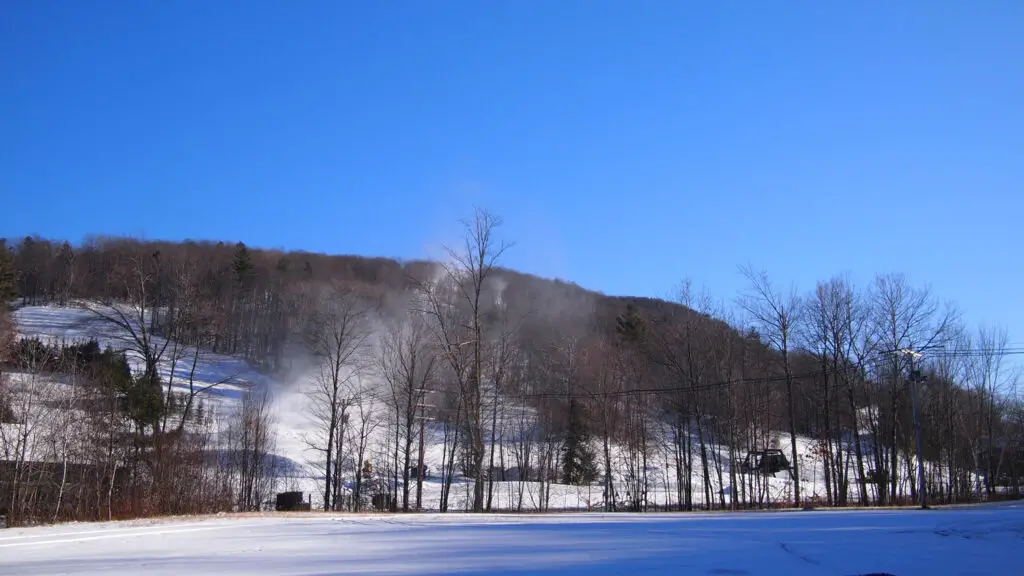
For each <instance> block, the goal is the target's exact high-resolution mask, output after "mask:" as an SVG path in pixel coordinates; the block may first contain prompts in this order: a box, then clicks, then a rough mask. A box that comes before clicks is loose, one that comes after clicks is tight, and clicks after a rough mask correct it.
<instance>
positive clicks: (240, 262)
mask: <svg viewBox="0 0 1024 576" xmlns="http://www.w3.org/2000/svg"><path fill="white" fill-rule="evenodd" d="M231 271H232V273H234V276H235V285H237V286H238V287H239V288H241V289H242V290H246V289H248V288H250V287H251V285H252V279H253V276H254V275H255V274H254V271H255V266H254V265H253V263H252V256H251V255H250V254H249V249H248V248H246V247H245V243H244V242H239V243H238V244H236V245H235V258H234V260H233V261H232V263H231Z"/></svg>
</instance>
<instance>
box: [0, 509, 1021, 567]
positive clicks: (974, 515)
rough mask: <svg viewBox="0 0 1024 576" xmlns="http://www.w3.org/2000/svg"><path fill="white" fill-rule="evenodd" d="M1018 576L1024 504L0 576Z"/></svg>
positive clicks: (69, 558)
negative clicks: (482, 575)
mask: <svg viewBox="0 0 1024 576" xmlns="http://www.w3.org/2000/svg"><path fill="white" fill-rule="evenodd" d="M451 573H461V574H493V573H500V574H581V575H582V574H586V575H590V576H596V575H604V574H718V575H751V576H754V575H790V576H799V575H804V574H806V575H827V576H850V575H860V574H892V575H895V576H909V575H942V574H979V575H980V574H985V575H989V576H992V575H1004V574H1006V575H1009V574H1022V573H1024V504H1021V503H1014V504H1002V505H985V506H978V507H971V508H959V509H942V510H928V511H914V510H886V511H881V510H862V511H842V512H827V511H815V512H754V513H743V514H691V515H656V514H647V515H631V514H619V515H601V514H559V515H551V516H504V515H500V516H470V515H462V514H460V515H422V516H390V517H383V516H352V515H347V516H346V515H323V514H296V515H274V514H265V515H241V516H232V517H209V518H198V519H196V518H193V519H183V520H155V521H154V520H149V521H134V522H123V523H116V522H115V523H106V524H85V525H83V524H77V525H62V526H52V527H42V528H26V529H10V530H5V531H2V532H0V574H21V575H29V574H107V575H112V576H117V575H128V574H147V575H150V576H154V575H159V574H253V575H264V574H266V575H269V574H280V575H292V574H309V575H326V574H451Z"/></svg>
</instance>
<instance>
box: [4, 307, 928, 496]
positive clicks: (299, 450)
mask: <svg viewBox="0 0 1024 576" xmlns="http://www.w3.org/2000/svg"><path fill="white" fill-rule="evenodd" d="M15 320H16V322H17V324H18V330H19V333H20V334H21V335H22V336H23V337H39V338H42V339H45V340H50V341H65V342H69V343H71V342H80V341H84V340H86V339H89V338H95V339H97V340H98V341H99V343H100V345H101V346H104V347H105V346H112V347H115V348H123V347H124V342H125V336H124V335H123V334H120V333H119V330H118V328H117V327H116V326H113V325H111V324H109V323H104V322H103V321H102V320H100V319H99V318H98V317H97V316H96V315H95V314H94V313H92V312H90V311H89V310H86V309H83V308H75V307H57V306H28V307H23V308H20V309H18V310H17V311H16V312H15ZM161 344H162V342H161V341H160V340H159V339H157V345H158V346H160V345H161ZM172 348H173V347H172ZM186 352H187V357H185V358H183V359H182V360H181V361H179V362H178V363H176V364H174V365H172V363H171V362H170V361H168V360H165V361H164V362H162V363H161V365H160V366H159V370H160V373H161V377H162V378H164V379H165V381H166V380H167V379H168V378H169V377H170V376H171V375H172V374H173V375H174V380H173V383H174V384H175V387H176V388H178V389H179V390H181V389H182V388H181V387H183V386H186V385H187V383H188V379H189V372H190V369H191V352H190V351H186ZM129 361H131V362H133V363H135V364H136V365H138V366H137V367H138V368H141V365H140V364H141V359H140V358H132V357H129ZM15 376H16V378H15V379H16V380H17V375H15ZM218 383H219V384H218ZM310 383H311V382H310V378H308V377H304V376H302V375H298V376H293V377H289V378H287V379H284V378H274V377H270V376H267V375H264V374H261V373H260V372H258V371H256V370H255V369H253V368H252V367H250V366H249V365H248V364H246V363H245V362H244V361H243V360H241V359H239V358H236V357H232V356H226V355H218V354H211V353H202V355H201V356H200V358H199V362H198V367H197V370H196V378H195V386H196V387H197V388H202V387H205V386H210V385H213V384H217V385H216V386H215V387H213V388H212V389H211V390H210V391H209V393H207V394H206V395H205V396H206V399H205V402H206V404H207V406H208V407H210V408H213V409H214V410H216V411H217V412H218V413H220V414H226V413H228V412H229V411H231V410H233V409H234V408H235V407H237V406H238V404H239V399H240V398H241V395H242V392H243V390H244V389H245V388H246V387H250V386H262V387H266V388H267V389H268V390H270V392H271V395H272V398H273V399H274V412H275V414H276V419H277V441H276V443H277V448H276V450H275V452H276V454H277V455H278V456H280V457H283V458H285V459H287V460H288V461H290V462H291V463H293V466H291V469H292V470H293V472H292V473H290V477H289V478H287V479H286V480H284V481H282V483H281V486H280V487H279V488H281V489H282V490H284V489H288V490H303V491H305V492H307V493H311V494H312V495H313V503H314V506H316V505H317V502H318V500H320V492H319V490H320V485H321V484H320V482H319V481H318V480H317V479H316V474H315V472H314V471H313V469H312V467H310V466H308V465H307V463H308V462H309V461H310V459H311V458H313V457H315V455H316V453H315V452H312V451H311V450H310V449H309V447H308V444H307V442H306V438H308V437H309V436H310V435H311V434H313V433H315V432H316V425H315V424H314V422H313V421H312V420H311V418H310V412H311V410H310V407H309V400H308V397H307V396H306V394H305V393H304V390H305V389H307V388H308V387H309V385H310ZM34 385H35V384H34ZM378 432H379V434H378V436H381V437H380V438H378V439H377V440H375V441H374V443H373V444H374V445H373V446H371V454H370V457H371V458H373V459H375V460H376V459H377V458H384V456H383V454H381V453H379V452H381V451H382V449H381V450H378V449H377V447H383V446H384V437H383V434H384V433H385V429H384V427H381V428H380V429H379V430H378ZM442 438H443V431H442V430H441V429H433V430H430V433H429V434H428V435H427V442H426V450H425V461H426V463H427V465H428V466H429V467H430V469H431V470H432V471H435V477H434V478H432V479H431V480H429V481H427V482H425V483H424V490H423V496H424V508H426V509H435V510H436V509H437V508H438V506H439V502H440V495H441V483H440V482H439V481H438V479H437V478H436V471H437V470H439V469H440V468H441V462H442V455H443V452H444V449H443V443H442V442H443V441H442ZM780 439H781V440H783V441H784V442H783V445H782V447H783V448H786V453H787V456H788V455H789V450H788V442H785V436H784V435H780ZM657 444H658V441H655V446H654V450H653V452H652V458H651V459H650V460H649V461H648V482H649V484H648V488H647V494H648V502H649V503H650V504H651V505H654V506H668V505H670V504H674V503H675V502H676V501H677V498H676V492H677V491H676V474H675V469H674V466H673V462H672V461H671V458H670V456H669V455H670V454H671V450H670V449H669V448H668V447H667V446H664V445H661V446H658V445H657ZM662 444H663V443H662ZM712 449H713V450H714V451H715V452H716V453H717V454H719V455H720V459H721V461H722V462H723V464H724V474H725V477H724V478H723V480H724V482H723V484H725V485H724V486H719V485H718V478H717V474H716V473H715V472H714V471H712V473H711V477H712V484H713V486H712V488H711V493H712V495H713V497H714V498H715V499H716V500H717V498H718V494H719V491H721V492H722V493H723V494H724V497H725V499H726V501H730V500H731V498H732V497H733V495H734V494H738V493H739V490H738V488H736V487H733V486H729V485H728V482H729V478H728V472H727V471H728V469H729V466H731V465H732V463H731V462H730V461H729V457H728V452H727V450H726V449H725V448H724V447H721V446H719V447H712ZM375 451H376V452H377V453H374V452H375ZM511 451H512V449H511V447H510V446H508V445H506V446H505V450H504V453H505V460H504V462H503V465H504V467H505V468H506V469H507V468H511V467H514V466H515V462H514V461H513V460H512V457H511ZM538 452H539V449H538V448H537V447H534V450H533V453H534V454H535V455H536V454H537V453H538ZM612 452H613V457H614V459H615V465H616V468H617V470H618V473H617V478H616V480H617V481H616V490H617V492H618V493H619V495H620V498H624V497H625V495H626V492H627V491H628V489H629V488H628V486H627V483H626V482H625V478H624V476H625V471H626V465H625V454H624V453H623V451H622V450H620V449H618V448H613V450H612ZM798 453H799V454H800V459H801V490H802V494H803V495H804V497H805V498H807V497H809V496H810V497H816V498H819V499H824V498H825V494H826V491H825V482H824V472H823V464H822V461H821V458H820V457H818V456H816V455H815V454H814V442H813V441H811V440H810V439H807V438H801V439H799V441H798ZM741 457H742V456H741ZM496 463H497V462H496ZM296 471H297V472H296ZM691 476H692V482H693V486H694V498H695V503H697V504H700V503H701V502H703V500H704V489H703V481H704V478H703V471H702V470H700V469H699V463H698V466H695V469H694V470H691ZM767 480H768V482H767V484H766V486H767V490H766V493H765V494H764V501H768V502H778V501H781V500H790V499H791V498H792V488H793V482H792V479H791V478H790V477H789V476H788V475H786V474H785V473H780V474H779V475H778V477H777V478H768V479H767ZM470 482H471V481H465V480H464V479H461V478H458V479H457V480H456V482H455V485H453V487H452V491H451V495H450V509H452V510H460V509H466V508H468V507H469V506H470V503H471V500H472V496H471V490H472V486H471V485H470ZM855 486H856V484H855ZM520 489H522V490H523V492H524V494H523V499H522V500H523V508H522V509H523V510H531V509H532V510H535V509H537V506H538V504H539V502H540V500H541V497H540V485H539V484H537V483H525V484H524V485H520V483H518V482H501V483H497V485H496V486H495V495H494V505H495V507H497V508H498V509H504V510H515V509H517V508H518V506H517V504H518V500H519V498H518V493H519V490H520ZM855 490H856V488H854V493H853V494H852V497H853V498H856V496H857V495H856V492H855ZM900 491H901V493H903V492H909V484H906V483H905V484H904V485H902V486H901V487H900ZM754 499H756V497H755V498H754ZM548 502H549V508H550V509H573V510H580V509H583V510H587V509H600V507H601V505H602V490H601V487H600V486H583V487H578V486H565V485H557V484H555V485H552V486H551V487H550V499H549V501H548ZM620 505H621V501H620Z"/></svg>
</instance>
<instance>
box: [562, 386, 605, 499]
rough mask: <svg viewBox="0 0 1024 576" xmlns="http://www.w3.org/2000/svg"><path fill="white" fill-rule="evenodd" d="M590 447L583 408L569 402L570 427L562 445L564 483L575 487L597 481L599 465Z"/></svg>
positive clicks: (573, 402) (574, 402)
mask: <svg viewBox="0 0 1024 576" xmlns="http://www.w3.org/2000/svg"><path fill="white" fill-rule="evenodd" d="M595 460H596V458H595V456H594V450H593V449H592V448H591V447H590V434H589V432H588V431H587V427H586V418H585V415H584V414H583V407H582V406H580V405H579V403H578V402H576V401H575V400H570V401H569V425H568V426H567V427H566V434H565V443H564V444H563V445H562V483H563V484H570V485H573V486H582V485H586V484H590V483H591V482H593V481H595V480H596V479H597V463H596V461H595Z"/></svg>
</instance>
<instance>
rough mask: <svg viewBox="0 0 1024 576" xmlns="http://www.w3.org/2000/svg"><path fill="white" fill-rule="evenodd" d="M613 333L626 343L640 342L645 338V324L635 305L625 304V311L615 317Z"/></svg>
mask: <svg viewBox="0 0 1024 576" xmlns="http://www.w3.org/2000/svg"><path fill="white" fill-rule="evenodd" d="M615 333H616V334H618V336H619V339H620V340H621V341H622V342H625V343H627V344H634V345H636V344H641V343H643V342H644V340H645V339H646V338H647V324H646V323H645V322H644V319H643V317H641V316H640V313H639V312H637V309H636V306H634V305H632V304H626V311H625V312H624V313H622V314H620V315H619V317H618V318H616V319H615Z"/></svg>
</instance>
